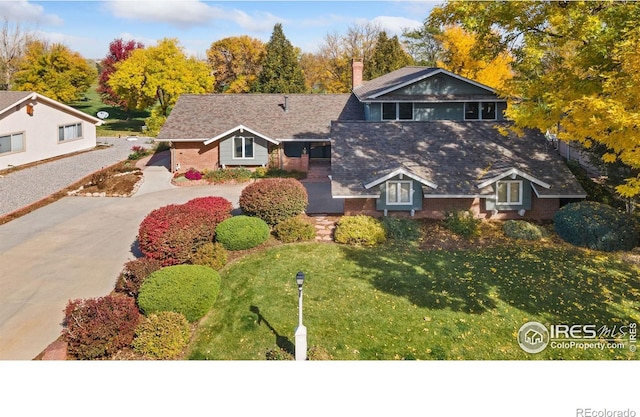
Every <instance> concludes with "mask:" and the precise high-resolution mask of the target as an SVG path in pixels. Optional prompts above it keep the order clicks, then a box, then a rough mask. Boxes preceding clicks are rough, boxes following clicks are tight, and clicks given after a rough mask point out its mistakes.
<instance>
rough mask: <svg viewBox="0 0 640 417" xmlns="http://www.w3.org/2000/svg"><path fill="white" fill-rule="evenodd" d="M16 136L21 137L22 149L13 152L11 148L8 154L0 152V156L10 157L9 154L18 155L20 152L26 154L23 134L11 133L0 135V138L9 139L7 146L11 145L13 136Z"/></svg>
mask: <svg viewBox="0 0 640 417" xmlns="http://www.w3.org/2000/svg"><path fill="white" fill-rule="evenodd" d="M18 135H21V136H22V149H20V150H17V151H15V150H13V148H12V149H11V150H10V151H8V152H0V156H5V155H11V154H14V153H20V152H26V150H27V149H26V144H25V132H13V133H7V134H2V135H0V138H9V145H11V144H12V142H13V137H14V136H18Z"/></svg>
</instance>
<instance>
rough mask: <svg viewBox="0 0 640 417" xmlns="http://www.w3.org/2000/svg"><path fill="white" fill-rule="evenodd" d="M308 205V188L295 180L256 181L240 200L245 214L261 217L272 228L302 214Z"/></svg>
mask: <svg viewBox="0 0 640 417" xmlns="http://www.w3.org/2000/svg"><path fill="white" fill-rule="evenodd" d="M308 203H309V197H308V195H307V190H306V188H304V185H302V183H300V181H298V180H296V179H293V178H268V179H264V180H260V181H256V182H254V183H253V184H249V185H248V186H247V187H245V188H244V190H242V193H241V194H240V199H239V204H240V208H241V209H242V212H243V213H244V214H246V215H248V216H255V217H259V218H261V219H262V220H264V221H265V222H267V224H269V225H270V226H274V225H276V224H278V223H279V222H281V221H283V220H285V219H288V218H289V217H295V216H297V215H299V214H302V213H303V212H304V211H305V209H306V208H307V204H308Z"/></svg>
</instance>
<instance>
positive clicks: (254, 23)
mask: <svg viewBox="0 0 640 417" xmlns="http://www.w3.org/2000/svg"><path fill="white" fill-rule="evenodd" d="M218 18H219V19H228V20H231V21H232V22H234V23H236V24H237V25H238V26H240V27H241V28H242V29H244V30H249V31H251V32H271V31H272V30H273V26H275V24H276V23H282V24H285V23H286V22H287V20H286V19H282V18H279V17H277V16H274V15H273V14H271V13H268V12H258V13H256V14H254V15H253V16H251V15H249V14H248V13H246V12H244V11H242V10H238V9H234V10H232V11H230V12H224V13H222V14H221V15H220V16H218Z"/></svg>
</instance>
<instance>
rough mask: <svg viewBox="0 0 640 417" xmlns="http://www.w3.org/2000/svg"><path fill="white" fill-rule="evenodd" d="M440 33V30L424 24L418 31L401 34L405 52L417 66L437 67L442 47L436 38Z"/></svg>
mask: <svg viewBox="0 0 640 417" xmlns="http://www.w3.org/2000/svg"><path fill="white" fill-rule="evenodd" d="M441 33H442V31H441V30H440V28H438V27H433V26H430V25H429V24H428V23H426V22H425V24H424V25H423V26H422V27H421V28H419V29H415V30H411V31H409V30H405V31H404V32H403V33H402V38H403V39H404V42H405V45H406V47H407V52H408V54H409V55H411V57H412V58H413V60H414V61H415V63H416V64H417V65H422V66H427V67H435V66H436V65H437V61H438V60H440V59H441V55H442V45H441V43H440V41H439V40H438V37H437V36H438V35H439V34H441Z"/></svg>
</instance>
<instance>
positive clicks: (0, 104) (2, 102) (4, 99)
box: [0, 91, 33, 110]
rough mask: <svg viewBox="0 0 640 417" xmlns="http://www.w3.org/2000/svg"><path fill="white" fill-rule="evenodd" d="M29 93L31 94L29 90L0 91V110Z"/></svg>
mask: <svg viewBox="0 0 640 417" xmlns="http://www.w3.org/2000/svg"><path fill="white" fill-rule="evenodd" d="M31 94H33V92H31V91H0V110H4V109H6V108H7V107H9V106H12V105H14V104H15V103H17V102H18V101H20V100H22V99H24V98H25V97H28V96H30V95H31Z"/></svg>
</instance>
